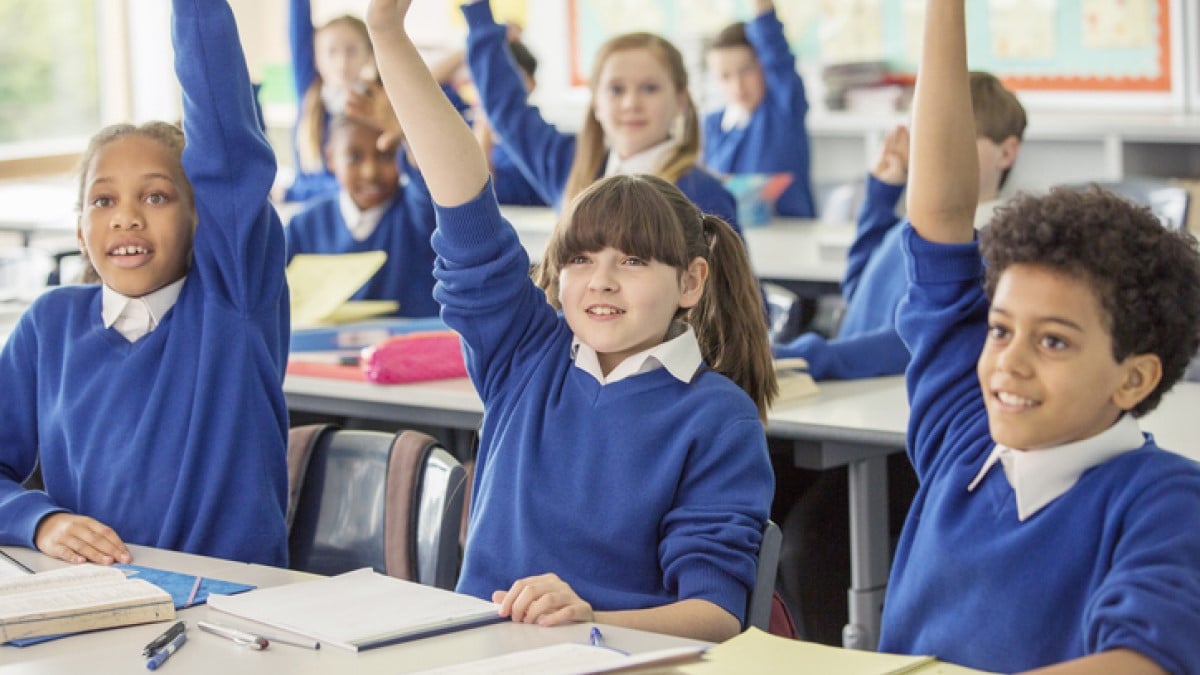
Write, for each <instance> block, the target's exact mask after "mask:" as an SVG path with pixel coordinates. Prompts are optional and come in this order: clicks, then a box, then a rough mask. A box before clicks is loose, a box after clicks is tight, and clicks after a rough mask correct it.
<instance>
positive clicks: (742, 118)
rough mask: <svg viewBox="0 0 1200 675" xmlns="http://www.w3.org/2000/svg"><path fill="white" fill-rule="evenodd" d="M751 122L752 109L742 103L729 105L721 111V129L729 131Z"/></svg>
mask: <svg viewBox="0 0 1200 675" xmlns="http://www.w3.org/2000/svg"><path fill="white" fill-rule="evenodd" d="M747 124H750V111H749V110H746V109H745V108H743V107H742V106H740V105H733V104H730V105H727V106H725V112H723V113H721V131H724V132H725V133H729V132H730V131H733V130H734V129H741V128H742V127H744V126H746V125H747Z"/></svg>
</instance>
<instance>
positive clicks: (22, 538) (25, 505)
mask: <svg viewBox="0 0 1200 675" xmlns="http://www.w3.org/2000/svg"><path fill="white" fill-rule="evenodd" d="M60 512H64V513H65V512H67V510H66V509H64V508H62V507H61V506H59V505H58V504H55V503H54V501H53V500H52V499H50V495H48V494H46V493H45V492H42V491H41V490H24V491H22V493H21V494H20V495H17V496H15V497H13V498H12V499H11V500H9V502H8V504H7V505H6V506H5V509H4V518H6V519H8V520H9V525H7V526H5V527H3V528H2V529H3V530H6V531H8V532H9V533H10V536H11V537H12V539H13V540H15V541H16V542H18V543H19V544H20V545H22V546H28V547H30V548H33V549H36V548H37V543H36V542H35V537H36V535H37V526H38V524H39V523H41V522H42V519H44V518H45V517H46V516H49V515H51V514H54V513H60ZM8 538H9V537H5V539H8Z"/></svg>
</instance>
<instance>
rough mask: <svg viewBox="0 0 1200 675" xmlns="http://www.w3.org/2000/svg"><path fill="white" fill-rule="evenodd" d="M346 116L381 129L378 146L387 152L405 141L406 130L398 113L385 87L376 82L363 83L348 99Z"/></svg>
mask: <svg viewBox="0 0 1200 675" xmlns="http://www.w3.org/2000/svg"><path fill="white" fill-rule="evenodd" d="M346 116H348V117H353V118H355V119H357V120H360V121H362V122H363V123H365V124H368V125H370V126H372V127H375V128H376V129H379V131H380V132H381V133H380V136H379V140H378V141H376V143H375V144H376V146H377V147H378V148H379V150H380V151H382V152H386V151H388V150H390V149H392V148H394V147H396V146H397V145H399V144H400V142H401V141H403V140H404V130H403V129H401V128H400V122H399V121H398V120H397V119H396V111H394V110H392V103H391V101H389V100H388V97H387V93H385V92H384V91H383V87H381V86H379V85H378V84H375V83H374V82H363V83H362V84H361V87H355V89H353V90H352V91H351V92H350V95H349V97H348V98H347V99H346Z"/></svg>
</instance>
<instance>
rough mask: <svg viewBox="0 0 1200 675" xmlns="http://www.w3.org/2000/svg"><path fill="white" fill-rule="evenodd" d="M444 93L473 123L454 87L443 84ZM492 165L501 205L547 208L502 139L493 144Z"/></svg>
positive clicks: (456, 108) (469, 108) (467, 106)
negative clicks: (505, 147)
mask: <svg viewBox="0 0 1200 675" xmlns="http://www.w3.org/2000/svg"><path fill="white" fill-rule="evenodd" d="M441 87H442V92H443V93H445V94H446V98H448V99H450V103H451V105H453V106H454V109H455V110H457V111H458V112H459V114H460V115H462V116H464V117H466V118H467V120H468V122H470V121H472V120H471V116H470V114H469V113H471V105H470V104H469V103H467V102H466V101H464V100H463V98H462V97H461V96H459V95H458V92H456V91H454V88H453V87H450V86H449V85H446V84H444V83H443V84H442V85H441ZM488 160H489V162H490V163H491V165H492V185H493V186H494V187H495V189H496V200H497V201H499V202H500V203H501V204H512V205H514V206H545V205H546V200H545V199H542V196H541V195H540V194H538V191H537V189H536V188H534V187H533V184H532V183H530V182H529V179H527V178H525V174H523V173H521V167H520V166H519V165H517V163H516V162H514V161H513V159H512V156H511V155H510V154H509V152H508V151H507V150H505V149H504V143H503V142H502V141H500V139H496V142H494V143H493V144H492V150H491V153H490V157H489V158H488Z"/></svg>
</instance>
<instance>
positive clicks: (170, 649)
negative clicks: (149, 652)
mask: <svg viewBox="0 0 1200 675" xmlns="http://www.w3.org/2000/svg"><path fill="white" fill-rule="evenodd" d="M185 642H187V633H186V632H184V633H180V634H179V635H176V636H175V639H174V640H171V641H170V642H168V643H167V646H166V647H163V648H162V649H160V650H158V651H156V652H154V655H153V656H151V657H150V660H148V661H146V667H147V668H149V669H150V670H156V669H157V668H158V667H159V666H161V665H162V664H163V663H166V661H167V659H169V658H171V655H172V654H174V653H175V652H176V651H177V650H178V649H179V648H180V647H182V646H183V643H185Z"/></svg>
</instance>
